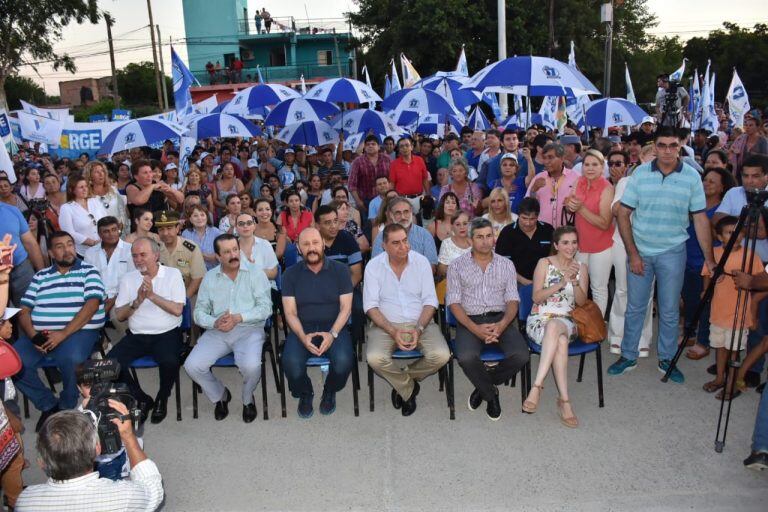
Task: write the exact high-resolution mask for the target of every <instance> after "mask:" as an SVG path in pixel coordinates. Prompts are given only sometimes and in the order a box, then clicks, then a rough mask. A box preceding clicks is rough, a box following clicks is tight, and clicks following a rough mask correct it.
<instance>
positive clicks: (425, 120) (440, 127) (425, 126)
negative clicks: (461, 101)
mask: <svg viewBox="0 0 768 512" xmlns="http://www.w3.org/2000/svg"><path fill="white" fill-rule="evenodd" d="M446 123H447V124H448V129H449V131H450V132H452V133H455V134H456V135H459V134H460V133H461V129H462V128H463V127H464V119H463V118H460V117H457V116H454V115H451V114H427V115H426V116H420V117H419V119H418V121H416V122H415V123H413V124H412V125H411V126H410V127H409V128H411V130H412V131H413V132H415V133H421V134H422V135H437V136H439V137H442V136H443V135H445V125H446Z"/></svg>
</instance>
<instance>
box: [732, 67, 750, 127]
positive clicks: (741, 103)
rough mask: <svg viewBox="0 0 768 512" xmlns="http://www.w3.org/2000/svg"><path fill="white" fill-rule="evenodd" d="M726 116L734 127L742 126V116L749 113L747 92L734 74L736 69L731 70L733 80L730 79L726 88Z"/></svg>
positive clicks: (736, 74)
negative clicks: (729, 83) (729, 84)
mask: <svg viewBox="0 0 768 512" xmlns="http://www.w3.org/2000/svg"><path fill="white" fill-rule="evenodd" d="M726 99H727V100H728V116H729V117H730V118H731V122H732V123H733V125H734V126H738V127H743V126H744V114H746V113H747V112H749V109H750V106H749V96H747V90H746V89H745V88H744V84H742V83H741V78H739V74H738V73H737V72H736V68H733V78H732V79H731V86H730V87H728V95H727V96H726Z"/></svg>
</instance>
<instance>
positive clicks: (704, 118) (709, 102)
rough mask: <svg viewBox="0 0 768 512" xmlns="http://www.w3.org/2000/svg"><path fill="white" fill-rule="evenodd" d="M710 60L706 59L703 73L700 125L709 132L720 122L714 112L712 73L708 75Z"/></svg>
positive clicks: (712, 131) (715, 128) (715, 129)
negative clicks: (705, 67) (705, 68)
mask: <svg viewBox="0 0 768 512" xmlns="http://www.w3.org/2000/svg"><path fill="white" fill-rule="evenodd" d="M711 64H712V62H711V61H710V60H707V71H706V72H705V73H704V86H703V87H702V88H701V104H702V105H701V126H700V128H703V129H705V130H709V131H710V132H711V133H715V132H716V131H717V128H718V127H719V125H720V123H719V122H718V121H717V114H715V104H714V93H713V92H712V91H711V89H712V82H711V80H712V79H713V78H714V75H712V76H710V74H709V68H710V66H711Z"/></svg>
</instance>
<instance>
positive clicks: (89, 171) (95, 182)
mask: <svg viewBox="0 0 768 512" xmlns="http://www.w3.org/2000/svg"><path fill="white" fill-rule="evenodd" d="M83 176H85V179H86V180H88V187H89V188H90V192H91V196H92V197H95V198H97V199H98V200H99V201H101V205H102V206H103V207H104V210H106V212H107V215H109V216H111V217H114V218H116V219H117V220H118V221H119V222H120V223H121V224H122V230H123V234H126V233H127V232H128V231H129V230H130V227H131V222H130V219H129V218H128V208H127V207H126V205H125V198H124V197H123V196H121V195H120V193H119V192H118V191H117V189H116V188H115V187H114V186H113V185H112V182H111V181H110V180H109V175H108V174H107V169H106V167H105V166H104V164H103V163H101V162H99V161H98V160H93V161H91V162H88V163H87V164H85V172H84V173H83Z"/></svg>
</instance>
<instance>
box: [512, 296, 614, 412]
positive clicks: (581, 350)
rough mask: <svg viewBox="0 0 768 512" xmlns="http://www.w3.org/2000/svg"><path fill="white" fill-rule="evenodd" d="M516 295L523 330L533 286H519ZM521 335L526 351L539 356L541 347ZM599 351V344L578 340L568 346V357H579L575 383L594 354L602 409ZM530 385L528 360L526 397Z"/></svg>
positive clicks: (527, 364) (601, 370)
mask: <svg viewBox="0 0 768 512" xmlns="http://www.w3.org/2000/svg"><path fill="white" fill-rule="evenodd" d="M518 293H519V294H520V313H519V318H520V325H521V329H525V321H526V320H527V318H528V315H529V314H530V313H531V308H532V307H533V286H532V285H528V286H521V287H520V288H519V289H518ZM524 306H525V307H524ZM523 334H524V335H525V338H526V340H527V341H528V349H529V350H530V351H531V354H536V355H541V345H539V344H537V343H534V342H533V340H531V339H530V338H529V337H528V335H527V334H525V332H523ZM600 349H601V345H600V343H584V342H583V341H581V340H580V339H576V340H575V341H573V342H572V343H571V344H570V345H568V357H573V356H580V359H579V373H578V376H577V377H576V382H581V378H582V375H583V373H584V359H585V358H586V355H587V354H589V353H590V352H594V353H595V365H596V368H597V397H598V405H599V406H600V407H603V406H604V405H605V400H604V397H603V359H602V353H601V350H600ZM531 383H532V381H531V362H530V360H529V361H528V363H526V365H525V388H526V395H527V393H530V391H531Z"/></svg>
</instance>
